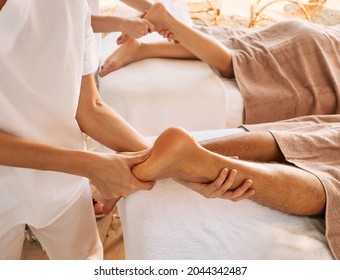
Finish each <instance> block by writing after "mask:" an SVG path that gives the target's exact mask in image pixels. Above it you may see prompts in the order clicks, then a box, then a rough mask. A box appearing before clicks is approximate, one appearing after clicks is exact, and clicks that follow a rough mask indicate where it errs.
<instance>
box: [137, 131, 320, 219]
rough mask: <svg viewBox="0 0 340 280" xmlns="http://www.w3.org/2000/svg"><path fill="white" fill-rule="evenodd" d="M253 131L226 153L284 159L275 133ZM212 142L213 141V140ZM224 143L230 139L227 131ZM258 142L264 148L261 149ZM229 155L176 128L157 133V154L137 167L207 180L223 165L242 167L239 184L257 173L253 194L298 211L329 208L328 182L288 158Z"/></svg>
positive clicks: (141, 172) (143, 174) (155, 174)
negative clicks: (286, 161)
mask: <svg viewBox="0 0 340 280" xmlns="http://www.w3.org/2000/svg"><path fill="white" fill-rule="evenodd" d="M252 135H253V133H250V132H249V134H248V136H247V137H245V138H242V135H240V138H239V141H238V143H237V142H236V141H235V140H233V141H234V143H233V144H232V142H231V144H230V148H229V150H228V151H227V150H225V155H226V156H235V155H236V156H237V155H238V154H240V155H241V158H247V159H252V160H256V158H257V157H258V156H262V155H264V157H262V158H260V160H262V161H267V160H274V159H282V155H280V152H279V150H278V148H277V145H276V143H275V140H274V138H273V137H272V136H271V134H270V133H268V132H264V133H263V135H261V134H258V133H257V134H256V136H255V137H254V138H253V139H252V137H253V136H252ZM243 137H244V135H243ZM230 139H232V138H230ZM242 139H246V140H242ZM255 141H260V144H255V146H253V147H252V145H249V143H256V142H255ZM206 145H207V146H209V145H210V147H211V146H212V144H211V143H210V144H209V145H208V144H207V143H206ZM224 145H226V146H228V145H229V142H228V138H227V137H226V138H225V140H224ZM256 146H257V148H260V150H258V151H255V150H254V149H255V148H256ZM226 156H222V155H219V154H216V153H213V152H211V151H209V150H207V149H205V148H203V147H202V146H200V145H199V144H198V143H196V142H195V141H194V139H193V138H192V137H191V136H190V135H189V134H188V133H187V132H185V131H184V130H182V129H178V128H170V129H167V130H166V131H165V132H163V133H162V134H161V135H160V136H159V137H158V138H157V140H156V142H155V145H154V147H153V149H152V154H151V156H150V157H149V158H148V160H146V161H145V162H144V163H142V164H140V165H137V166H135V167H134V168H133V173H134V174H135V176H136V177H137V178H139V179H140V180H143V181H150V180H158V179H163V178H168V177H171V178H181V179H185V180H188V181H194V182H200V183H202V182H209V181H213V180H214V179H215V178H216V177H217V176H218V174H219V172H220V170H221V169H222V168H228V169H229V170H232V169H236V170H237V172H238V174H237V178H236V180H235V183H234V186H235V188H236V186H239V185H241V184H242V182H244V181H245V180H246V179H251V180H252V181H253V184H252V188H253V189H254V190H255V194H254V195H253V196H252V197H251V199H252V200H254V201H256V202H258V203H260V204H263V205H265V206H268V207H271V208H274V209H278V210H281V211H283V212H287V213H291V214H298V215H315V214H320V213H322V212H323V211H324V207H325V199H326V198H325V193H324V189H323V186H322V184H321V182H320V181H319V180H318V178H317V177H316V176H314V175H312V174H310V173H309V172H306V171H304V170H301V169H299V168H295V167H293V166H290V165H287V164H278V163H263V162H262V163H261V162H253V161H245V160H238V159H234V158H230V157H226Z"/></svg>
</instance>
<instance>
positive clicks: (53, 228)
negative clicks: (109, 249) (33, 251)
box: [0, 191, 103, 260]
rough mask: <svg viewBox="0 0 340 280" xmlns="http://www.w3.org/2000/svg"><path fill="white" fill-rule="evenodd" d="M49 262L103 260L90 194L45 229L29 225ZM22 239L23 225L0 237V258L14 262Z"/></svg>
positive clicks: (21, 246)
mask: <svg viewBox="0 0 340 280" xmlns="http://www.w3.org/2000/svg"><path fill="white" fill-rule="evenodd" d="M29 227H30V229H31V230H32V232H33V234H34V235H35V237H36V238H37V239H38V240H39V242H40V244H41V246H42V247H43V248H44V250H45V251H46V253H47V255H48V257H49V258H50V259H55V260H76V259H80V260H84V259H96V260H101V259H103V246H102V243H101V241H100V238H99V234H98V230H97V224H96V220H95V217H94V211H93V206H92V199H91V192H90V191H84V192H83V194H82V195H81V197H80V198H79V199H78V200H77V202H76V203H75V204H74V205H73V206H71V207H70V209H69V210H68V211H66V213H65V214H64V215H62V216H61V217H60V218H59V219H57V220H56V221H55V222H54V223H52V224H50V225H49V226H47V227H45V228H39V229H38V228H34V227H32V226H29ZM24 239H25V224H20V225H17V226H15V227H13V228H11V229H10V230H9V231H7V232H6V233H5V234H4V235H2V236H1V237H0V259H2V260H18V259H20V258H21V252H22V248H23V243H24Z"/></svg>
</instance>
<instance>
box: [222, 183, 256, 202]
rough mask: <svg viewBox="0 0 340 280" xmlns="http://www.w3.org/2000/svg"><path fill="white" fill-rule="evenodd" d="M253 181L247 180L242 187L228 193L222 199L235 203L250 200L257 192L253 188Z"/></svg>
mask: <svg viewBox="0 0 340 280" xmlns="http://www.w3.org/2000/svg"><path fill="white" fill-rule="evenodd" d="M252 184H253V181H252V180H250V179H247V180H245V181H244V182H243V183H242V185H241V186H239V187H237V188H236V189H234V190H232V191H229V190H228V191H226V192H225V193H224V194H223V195H221V198H223V199H229V200H232V201H234V202H237V201H240V200H243V199H246V198H249V197H250V196H252V195H254V194H255V190H254V189H252V188H251V185H252Z"/></svg>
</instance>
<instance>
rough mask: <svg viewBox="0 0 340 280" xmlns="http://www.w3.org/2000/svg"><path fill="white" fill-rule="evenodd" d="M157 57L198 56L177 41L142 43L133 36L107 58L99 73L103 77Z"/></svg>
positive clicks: (193, 57) (194, 57) (182, 57)
mask: <svg viewBox="0 0 340 280" xmlns="http://www.w3.org/2000/svg"><path fill="white" fill-rule="evenodd" d="M157 57H158V58H178V59H197V57H196V56H194V55H193V54H192V53H191V52H189V51H188V50H187V49H186V48H184V47H183V46H182V45H180V44H177V43H169V42H155V43H141V42H139V41H138V40H136V39H133V38H131V39H129V40H128V41H127V42H126V43H125V44H123V45H121V46H120V47H119V48H118V49H117V50H116V51H115V52H113V53H112V54H111V55H110V56H109V57H108V58H107V59H106V60H105V62H104V63H103V65H102V67H101V70H100V71H99V75H100V76H101V77H103V76H105V75H107V74H108V73H110V72H112V71H115V70H117V69H119V68H121V67H123V66H125V65H128V64H130V63H132V62H136V61H139V60H143V59H146V58H157Z"/></svg>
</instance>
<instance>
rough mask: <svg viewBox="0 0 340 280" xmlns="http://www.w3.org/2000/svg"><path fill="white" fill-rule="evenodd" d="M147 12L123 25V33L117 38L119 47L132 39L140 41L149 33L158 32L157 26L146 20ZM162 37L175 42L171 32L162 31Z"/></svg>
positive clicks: (128, 19)
mask: <svg viewBox="0 0 340 280" xmlns="http://www.w3.org/2000/svg"><path fill="white" fill-rule="evenodd" d="M146 13H147V11H145V12H144V13H142V14H141V15H139V16H137V17H131V18H126V19H125V20H126V22H125V24H124V25H123V32H122V34H121V35H120V36H119V37H118V38H117V41H116V43H117V45H122V44H124V43H126V42H127V41H128V40H129V39H130V38H134V39H139V38H141V37H143V36H145V35H147V34H149V33H152V32H154V31H156V28H155V26H154V25H153V24H152V23H151V22H150V21H148V20H147V19H144V16H145V14H146ZM158 33H159V34H160V35H161V36H162V37H164V38H166V39H167V40H168V41H169V42H173V41H174V42H175V40H174V34H173V33H172V32H170V31H169V30H162V31H160V32H158Z"/></svg>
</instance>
